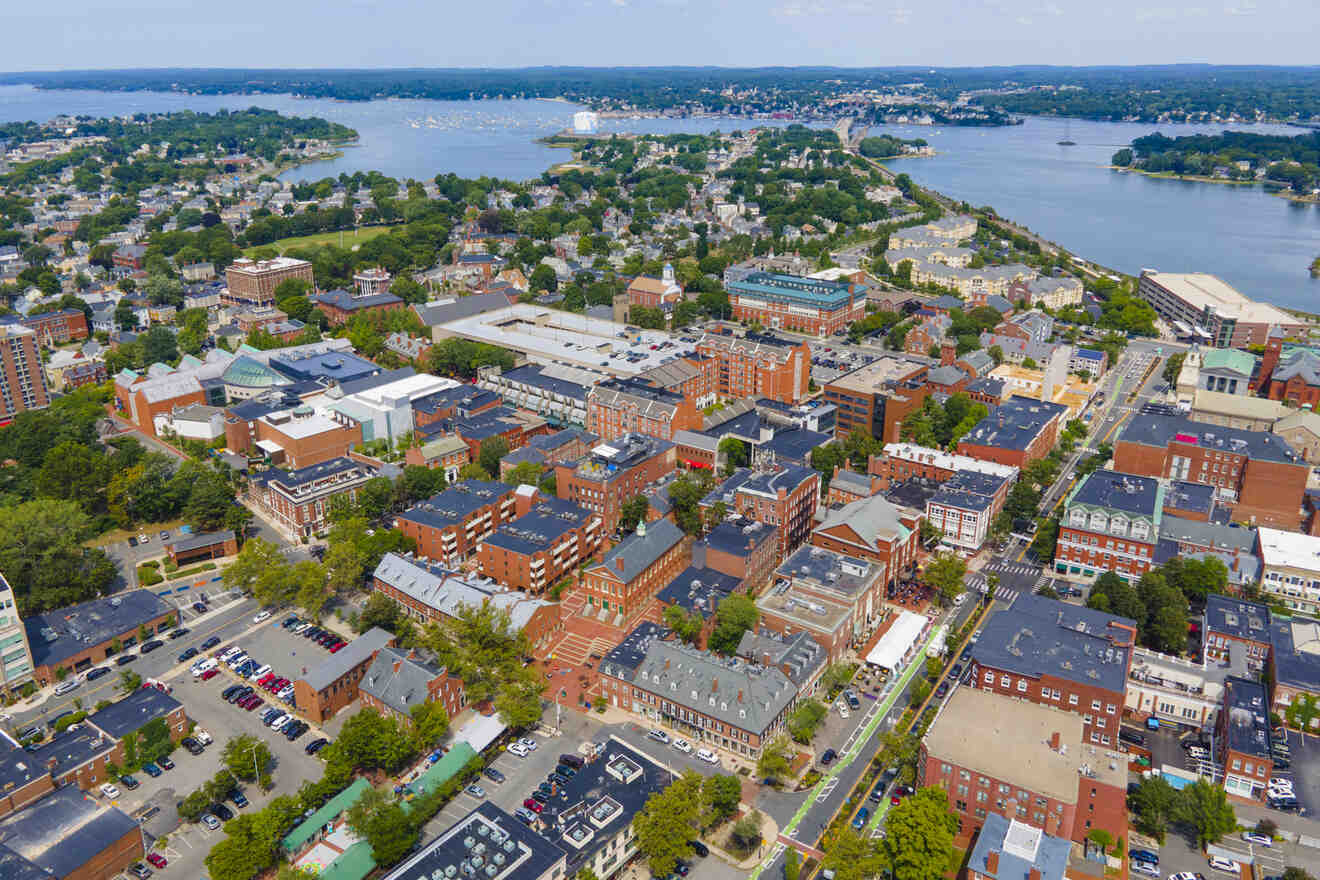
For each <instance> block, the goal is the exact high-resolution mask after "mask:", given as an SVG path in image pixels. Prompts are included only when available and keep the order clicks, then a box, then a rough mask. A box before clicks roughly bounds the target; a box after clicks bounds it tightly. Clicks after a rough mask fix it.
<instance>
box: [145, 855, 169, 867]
mask: <svg viewBox="0 0 1320 880" xmlns="http://www.w3.org/2000/svg"><path fill="white" fill-rule="evenodd" d="M147 861H148V862H151V864H152V865H154V866H155V867H157V868H163V867H165V866H166V865H168V864H169V860H168V859H166V858H165V857H164V856H163V855H161V854H160V853H147Z"/></svg>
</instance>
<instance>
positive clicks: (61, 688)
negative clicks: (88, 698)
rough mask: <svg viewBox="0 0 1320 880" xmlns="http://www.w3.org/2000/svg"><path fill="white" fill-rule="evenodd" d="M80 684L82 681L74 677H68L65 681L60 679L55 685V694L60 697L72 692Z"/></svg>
mask: <svg viewBox="0 0 1320 880" xmlns="http://www.w3.org/2000/svg"><path fill="white" fill-rule="evenodd" d="M81 685H82V682H81V681H79V680H78V679H76V678H70V679H67V680H65V681H62V682H60V683H59V684H57V685H55V696H57V697H62V696H64V695H65V694H68V693H72V692H73V691H76V690H77V689H78V688H79V687H80V686H81Z"/></svg>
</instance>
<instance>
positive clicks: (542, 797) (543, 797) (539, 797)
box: [532, 791, 550, 804]
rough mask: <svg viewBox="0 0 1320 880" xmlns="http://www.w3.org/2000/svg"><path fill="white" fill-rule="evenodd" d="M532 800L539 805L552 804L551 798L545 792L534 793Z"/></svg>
mask: <svg viewBox="0 0 1320 880" xmlns="http://www.w3.org/2000/svg"><path fill="white" fill-rule="evenodd" d="M532 800H534V801H536V802H537V803H542V804H548V803H550V796H549V795H547V794H545V793H544V792H540V791H534V792H532Z"/></svg>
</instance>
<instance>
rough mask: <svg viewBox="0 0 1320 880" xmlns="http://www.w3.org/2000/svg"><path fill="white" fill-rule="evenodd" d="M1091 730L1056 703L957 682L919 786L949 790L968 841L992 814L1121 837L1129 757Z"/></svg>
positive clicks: (925, 745)
mask: <svg viewBox="0 0 1320 880" xmlns="http://www.w3.org/2000/svg"><path fill="white" fill-rule="evenodd" d="M999 616H1003V615H999ZM1083 727H1084V725H1083V723H1082V719H1080V718H1078V717H1077V716H1076V715H1075V714H1073V713H1070V712H1066V711H1062V710H1060V709H1057V708H1055V707H1052V706H1048V705H1034V704H1032V703H1029V702H1025V701H1023V700H1013V699H1005V698H1004V697H1001V696H999V695H996V694H992V693H988V692H986V691H979V690H977V689H975V688H967V687H959V688H956V689H955V690H954V692H953V693H952V694H951V695H950V696H949V699H948V701H947V702H946V703H945V704H944V706H943V708H942V709H941V710H940V712H939V714H938V715H936V716H935V721H934V722H933V723H932V724H931V726H930V729H929V730H927V732H926V735H925V737H924V738H923V739H922V741H921V747H920V751H919V753H918V757H917V785H919V786H935V787H938V788H941V789H943V790H944V791H945V792H946V793H947V794H948V797H949V806H950V808H951V810H952V811H953V814H954V815H955V816H956V817H957V819H958V833H957V835H956V839H957V840H958V841H960V842H962V841H966V840H969V839H970V838H972V837H973V836H974V835H975V833H976V832H977V831H978V830H980V829H981V827H982V825H983V824H984V823H985V821H986V820H987V819H988V818H989V817H990V815H991V814H997V815H999V816H1002V817H1003V818H1005V819H1013V820H1016V821H1018V822H1022V823H1024V824H1027V825H1030V826H1032V827H1033V828H1039V829H1040V830H1042V831H1044V832H1045V833H1046V834H1049V835H1052V836H1054V837H1060V838H1064V839H1066V840H1070V841H1072V842H1074V843H1083V842H1085V840H1086V838H1087V835H1088V834H1090V832H1091V831H1093V830H1097V831H1105V832H1108V833H1109V834H1110V835H1111V836H1112V837H1113V838H1116V839H1119V840H1122V839H1124V838H1125V837H1126V833H1127V827H1128V817H1127V756H1126V755H1123V754H1121V753H1120V752H1118V751H1117V750H1115V749H1108V748H1104V747H1097V746H1096V745H1095V744H1094V743H1092V742H1090V741H1088V739H1087V738H1086V736H1085V734H1084V730H1083Z"/></svg>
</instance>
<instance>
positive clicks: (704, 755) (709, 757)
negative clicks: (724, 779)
mask: <svg viewBox="0 0 1320 880" xmlns="http://www.w3.org/2000/svg"><path fill="white" fill-rule="evenodd" d="M697 757H698V758H700V759H701V760H703V761H705V762H706V763H707V764H718V763H719V762H720V759H719V758H717V757H715V753H714V752H712V751H711V750H710V749H697Z"/></svg>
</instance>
